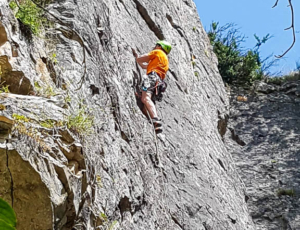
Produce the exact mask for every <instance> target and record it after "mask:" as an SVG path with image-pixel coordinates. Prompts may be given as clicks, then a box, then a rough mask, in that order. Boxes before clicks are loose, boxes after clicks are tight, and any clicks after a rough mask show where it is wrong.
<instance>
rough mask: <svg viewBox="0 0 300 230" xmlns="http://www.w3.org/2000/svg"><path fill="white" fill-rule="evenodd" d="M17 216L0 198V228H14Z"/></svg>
mask: <svg viewBox="0 0 300 230" xmlns="http://www.w3.org/2000/svg"><path fill="white" fill-rule="evenodd" d="M16 224H17V218H16V214H15V212H14V210H13V209H12V208H11V207H10V205H9V204H8V203H7V202H6V201H4V200H3V199H2V198H0V229H2V230H16V229H15V227H16Z"/></svg>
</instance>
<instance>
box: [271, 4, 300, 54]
mask: <svg viewBox="0 0 300 230" xmlns="http://www.w3.org/2000/svg"><path fill="white" fill-rule="evenodd" d="M278 1H279V0H276V3H275V4H274V6H273V7H272V8H274V7H276V6H277V4H278ZM288 1H289V7H290V9H291V14H292V24H291V26H290V27H288V28H286V29H285V30H290V29H292V31H293V42H292V44H291V46H290V47H289V48H288V49H287V50H286V51H285V52H284V53H283V54H281V55H275V57H276V58H282V57H283V56H284V55H286V54H287V53H288V52H289V51H290V50H291V49H292V47H293V46H294V45H295V42H296V34H295V24H294V18H295V17H294V8H293V5H292V0H288Z"/></svg>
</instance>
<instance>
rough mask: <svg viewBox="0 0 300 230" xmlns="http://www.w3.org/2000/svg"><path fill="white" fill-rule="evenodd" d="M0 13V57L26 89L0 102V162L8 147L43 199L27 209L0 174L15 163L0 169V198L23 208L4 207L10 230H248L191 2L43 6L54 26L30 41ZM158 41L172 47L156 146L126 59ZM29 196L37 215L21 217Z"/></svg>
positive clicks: (222, 97) (212, 70)
mask: <svg viewBox="0 0 300 230" xmlns="http://www.w3.org/2000/svg"><path fill="white" fill-rule="evenodd" d="M0 10H1V12H2V14H3V18H2V26H3V28H4V29H5V33H6V35H7V36H6V37H5V36H4V35H3V31H4V30H3V28H2V27H1V28H2V29H1V28H0V33H2V35H1V36H0V39H1V43H0V44H3V45H2V46H1V47H0V56H2V57H3V56H5V57H7V58H6V59H5V60H7V62H6V63H9V65H10V66H11V69H12V71H19V72H22V76H24V77H26V79H28V82H29V83H30V84H26V90H27V91H25V93H20V92H14V93H15V94H12V93H6V94H5V93H3V94H1V95H0V104H2V105H3V107H2V108H3V110H2V111H1V116H0V117H1V119H2V120H1V123H0V125H1V127H2V130H3V135H2V142H3V145H2V151H1V155H0V157H1V158H0V159H1V164H2V165H5V164H6V163H5V162H6V161H7V155H5V152H6V149H7V146H8V144H9V145H10V146H11V147H10V148H11V151H12V152H14V154H18V155H19V156H20V158H19V159H22V160H23V161H24V164H25V165H26V167H28V166H29V165H30V166H31V168H32V169H33V171H35V172H36V173H35V174H34V173H32V175H35V176H34V177H33V176H32V178H33V179H35V178H37V177H38V176H37V175H39V177H40V181H37V187H38V188H40V189H39V191H40V193H43V191H45V189H46V190H47V192H45V193H43V196H42V195H39V194H40V193H37V194H36V195H35V194H31V195H30V199H28V201H27V200H26V197H24V196H23V195H24V192H20V193H14V192H13V191H17V188H16V187H15V186H10V184H11V183H10V182H11V181H13V184H14V185H15V184H19V183H20V184H21V182H20V181H19V177H16V176H14V175H13V176H12V177H11V175H9V173H7V170H8V169H7V168H10V169H11V170H12V168H11V167H14V168H18V165H14V166H12V165H11V164H9V166H6V167H5V166H3V168H5V170H6V171H5V174H1V177H0V178H1V181H4V182H5V183H3V184H5V186H6V189H5V191H3V192H1V196H3V197H5V198H6V199H7V200H9V199H10V196H11V195H10V194H13V196H14V199H13V200H14V202H13V205H15V201H16V200H20V202H21V203H22V204H26V205H24V206H22V205H20V206H21V207H19V206H18V209H16V212H17V216H18V224H19V225H20V226H22V227H21V228H20V229H24V230H27V229H28V230H29V229H30V230H34V229H36V230H43V229H45V230H46V229H47V230H48V229H49V221H51V220H53V221H52V223H51V224H52V229H55V230H57V229H77V230H79V229H84V230H85V229H88V230H93V229H94V230H96V229H114V230H115V229H122V230H126V229H128V230H129V229H130V230H132V229H139V230H140V229H153V230H154V229H193V230H194V229H203V230H204V229H205V230H207V229H213V230H215V229H217V230H229V229H236V230H241V229H249V230H252V229H254V225H253V223H252V219H251V217H250V215H249V213H248V210H247V207H246V203H245V195H244V189H245V188H244V185H243V183H242V182H241V180H240V178H239V175H238V174H237V172H236V170H235V166H234V163H233V161H232V158H231V156H230V154H229V153H228V151H227V149H226V147H225V145H224V142H223V141H225V140H224V139H223V137H224V138H225V136H224V135H225V130H226V127H227V124H226V123H227V120H228V111H227V109H228V106H229V101H228V97H227V94H226V92H225V88H224V84H223V82H222V79H221V77H220V75H219V74H218V70H217V59H216V57H215V55H214V54H213V52H212V47H211V45H210V43H209V39H208V37H207V35H206V33H205V32H204V29H203V28H202V25H201V23H200V20H199V17H198V15H197V10H196V7H195V4H194V3H193V2H192V1H190V0H187V1H179V2H177V1H175V2H170V1H169V2H167V1H162V2H159V3H158V2H155V1H146V0H134V1H102V0H101V1H78V0H77V1H68V0H67V1H60V2H55V3H53V4H50V5H48V6H47V13H46V15H45V17H47V18H49V19H51V20H53V23H54V25H53V27H52V29H51V30H50V31H49V30H48V31H41V34H40V36H34V35H32V34H31V33H30V32H28V30H26V27H24V25H22V23H21V22H19V21H17V20H16V18H15V17H14V15H13V12H12V11H11V10H10V8H9V7H8V2H7V1H4V0H0ZM194 27H196V28H197V30H193V28H194ZM1 31H2V32H1ZM158 39H167V40H168V41H170V42H171V43H172V44H173V50H172V52H171V55H170V71H169V73H168V77H167V82H168V85H169V87H168V91H167V93H166V95H165V96H164V99H163V101H162V102H161V103H158V104H157V108H158V111H159V115H160V117H161V118H162V120H163V122H164V130H165V131H164V136H160V137H156V136H155V135H154V131H153V128H152V126H151V124H149V122H148V120H147V119H146V117H145V116H144V115H143V114H142V112H141V110H140V108H139V106H138V105H140V101H139V99H138V98H136V96H135V88H136V87H138V84H139V82H140V79H141V76H142V75H143V74H144V72H143V70H141V69H139V67H138V66H137V64H136V62H135V58H134V56H133V50H135V51H136V52H137V53H138V54H143V53H147V52H149V51H150V50H151V49H152V48H153V45H154V44H155V42H156V41H157V40H158ZM54 54H55V55H54ZM192 59H193V60H192ZM192 61H194V62H195V64H194V65H192V64H191V62H192ZM7 66H8V64H7ZM195 72H197V73H198V74H197V76H196V75H195ZM19 85H21V84H20V83H19ZM27 86H28V88H30V90H28V88H27ZM21 89H24V87H23V86H22V87H21ZM31 91H33V92H32V93H31ZM20 94H22V95H20ZM28 94H29V95H28ZM159 160H160V164H161V165H159V166H163V167H157V166H158V164H159ZM12 164H13V163H12ZM26 167H22V169H20V170H22V172H24V173H25V172H26ZM20 179H22V178H20ZM24 184H29V185H30V183H29V182H28V183H25V182H24ZM24 191H26V189H25V190H24ZM34 197H36V201H37V203H39V202H40V201H41V202H42V205H41V207H39V206H38V204H34V206H32V210H35V211H32V210H31V209H26V207H28V206H29V204H28V203H29V202H30V203H31V202H33V203H34ZM9 201H10V200H9ZM22 207H24V208H22ZM25 209H26V210H25ZM25 212H26V214H27V216H32V223H31V225H28V223H27V221H26V220H27V217H25V215H21V214H20V213H25ZM42 216H43V217H42ZM43 221H44V223H45V224H44V225H40V223H43ZM35 223H36V225H35ZM17 228H18V226H17Z"/></svg>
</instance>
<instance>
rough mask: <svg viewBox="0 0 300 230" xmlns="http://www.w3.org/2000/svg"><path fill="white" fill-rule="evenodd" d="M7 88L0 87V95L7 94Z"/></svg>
mask: <svg viewBox="0 0 300 230" xmlns="http://www.w3.org/2000/svg"><path fill="white" fill-rule="evenodd" d="M8 87H9V85H6V86H2V88H0V93H9V89H8Z"/></svg>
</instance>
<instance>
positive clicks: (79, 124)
mask: <svg viewBox="0 0 300 230" xmlns="http://www.w3.org/2000/svg"><path fill="white" fill-rule="evenodd" d="M93 123H94V118H93V117H92V116H91V115H89V114H87V113H86V112H85V108H84V107H83V108H81V109H79V111H78V112H77V114H73V115H71V116H69V117H67V121H66V124H67V127H68V128H69V129H71V130H73V131H75V132H77V133H79V134H90V133H91V130H92V127H93Z"/></svg>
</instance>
